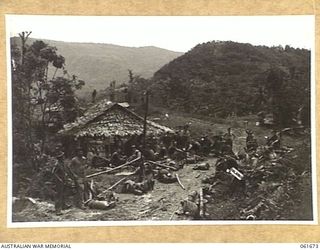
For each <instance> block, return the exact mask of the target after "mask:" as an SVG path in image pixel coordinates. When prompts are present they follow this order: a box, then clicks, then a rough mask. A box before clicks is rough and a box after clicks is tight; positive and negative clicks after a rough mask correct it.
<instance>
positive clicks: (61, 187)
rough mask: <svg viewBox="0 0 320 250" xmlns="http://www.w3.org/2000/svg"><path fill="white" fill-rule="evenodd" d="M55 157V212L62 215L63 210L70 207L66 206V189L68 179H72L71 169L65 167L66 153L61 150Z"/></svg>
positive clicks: (53, 170)
mask: <svg viewBox="0 0 320 250" xmlns="http://www.w3.org/2000/svg"><path fill="white" fill-rule="evenodd" d="M55 157H56V159H57V161H56V163H55V165H54V167H53V169H52V174H53V176H54V182H55V189H56V195H55V212H56V215H62V212H61V210H62V209H65V208H68V207H70V206H69V205H66V204H65V198H66V197H65V195H66V192H65V187H66V181H67V178H68V177H71V178H72V176H71V173H70V171H68V170H69V169H68V168H66V167H65V165H64V153H63V152H62V151H60V150H59V151H57V152H56V154H55Z"/></svg>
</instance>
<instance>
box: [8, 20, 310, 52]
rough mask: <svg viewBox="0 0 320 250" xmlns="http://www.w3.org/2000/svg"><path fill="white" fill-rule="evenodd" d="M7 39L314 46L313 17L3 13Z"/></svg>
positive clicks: (178, 47)
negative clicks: (28, 35)
mask: <svg viewBox="0 0 320 250" xmlns="http://www.w3.org/2000/svg"><path fill="white" fill-rule="evenodd" d="M6 23H7V35H9V36H14V35H17V34H18V33H19V32H21V31H32V35H31V37H34V38H43V39H51V40H58V41H70V42H94V43H109V44H117V45H122V46H130V47H140V46H156V47H160V48H165V49H169V50H173V51H181V52H186V51H188V50H190V49H191V48H193V47H194V46H195V45H197V44H198V43H203V42H208V41H212V40H220V41H226V40H231V41H236V42H243V43H251V44H253V45H266V46H273V45H276V46H277V45H282V46H285V45H290V46H292V47H295V48H297V47H298V48H307V49H311V48H312V47H313V46H314V16H259V17H258V16H257V17H218V16H214V17H213V16H201V17H199V16H188V17H187V16H181V17H178V16H168V17H166V16H163V17H161V16H156V17H147V16H143V17H141V16H131V17H124V16H108V17H88V16H86V17H84V16H82V17H80V16H26V15H7V16H6Z"/></svg>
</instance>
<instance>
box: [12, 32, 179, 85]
mask: <svg viewBox="0 0 320 250" xmlns="http://www.w3.org/2000/svg"><path fill="white" fill-rule="evenodd" d="M35 40H42V41H44V42H46V43H48V44H49V45H50V46H55V47H56V48H57V49H58V53H59V54H61V55H63V56H64V57H65V59H66V66H67V70H68V71H69V72H70V73H71V74H74V75H77V76H79V78H80V79H82V80H84V81H85V82H86V86H85V87H84V90H90V91H91V90H93V89H94V88H96V89H97V90H99V89H104V88H106V87H107V86H109V83H110V82H111V81H112V80H116V82H117V84H121V83H122V82H125V81H127V80H128V69H130V70H132V71H133V73H134V74H138V75H141V76H142V77H145V78H149V77H151V76H152V75H153V73H154V72H155V71H157V70H158V69H160V68H161V67H162V66H163V65H165V64H166V63H168V62H170V61H171V60H173V59H174V58H176V57H178V56H180V55H181V54H182V53H180V52H174V51H170V50H166V49H161V48H157V47H153V46H147V47H138V48H135V47H123V46H118V45H112V44H98V43H74V42H62V41H52V40H45V39H31V38H29V39H28V43H29V44H31V43H32V42H33V41H35ZM12 42H13V43H19V42H20V40H19V38H13V39H12Z"/></svg>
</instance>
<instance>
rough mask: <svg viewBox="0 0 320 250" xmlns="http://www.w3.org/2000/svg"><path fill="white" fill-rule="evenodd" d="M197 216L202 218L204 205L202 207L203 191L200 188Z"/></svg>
mask: <svg viewBox="0 0 320 250" xmlns="http://www.w3.org/2000/svg"><path fill="white" fill-rule="evenodd" d="M199 196H200V197H199V200H200V201H199V203H200V204H199V215H200V217H201V218H203V217H204V205H203V189H202V188H200V192H199Z"/></svg>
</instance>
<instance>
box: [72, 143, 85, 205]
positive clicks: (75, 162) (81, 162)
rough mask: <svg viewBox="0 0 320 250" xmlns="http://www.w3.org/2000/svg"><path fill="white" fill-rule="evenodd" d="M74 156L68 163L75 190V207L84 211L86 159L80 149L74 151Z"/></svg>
mask: <svg viewBox="0 0 320 250" xmlns="http://www.w3.org/2000/svg"><path fill="white" fill-rule="evenodd" d="M76 154H77V155H76V156H75V157H73V158H72V160H71V162H70V165H69V167H70V170H71V171H72V173H73V176H74V178H73V180H74V182H75V186H76V189H77V195H76V206H77V207H78V208H81V209H85V207H84V201H85V200H86V198H87V195H86V193H87V186H88V183H87V178H86V167H87V164H86V158H85V157H84V156H83V151H82V149H81V148H80V147H78V148H77V149H76Z"/></svg>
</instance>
